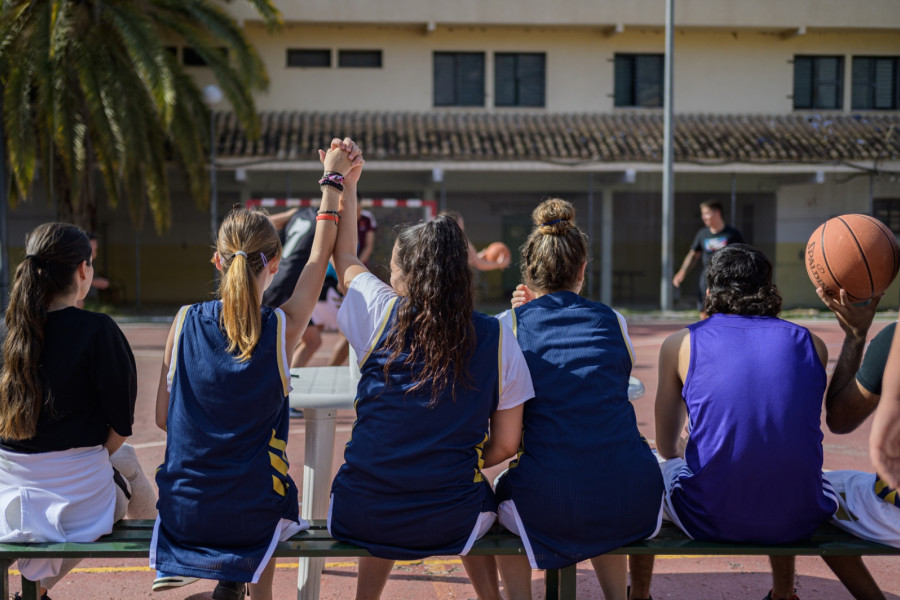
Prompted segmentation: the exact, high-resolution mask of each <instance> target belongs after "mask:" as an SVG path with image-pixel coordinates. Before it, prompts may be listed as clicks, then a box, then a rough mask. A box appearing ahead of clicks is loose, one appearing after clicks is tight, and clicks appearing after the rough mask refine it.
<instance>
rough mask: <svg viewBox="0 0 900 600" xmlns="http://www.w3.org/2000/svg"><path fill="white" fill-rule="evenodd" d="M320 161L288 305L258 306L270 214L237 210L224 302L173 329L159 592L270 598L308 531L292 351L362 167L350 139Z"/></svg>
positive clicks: (218, 262)
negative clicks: (191, 589)
mask: <svg viewBox="0 0 900 600" xmlns="http://www.w3.org/2000/svg"><path fill="white" fill-rule="evenodd" d="M322 158H323V162H324V164H325V171H326V172H325V174H324V176H323V178H322V179H321V180H320V182H319V183H320V185H321V188H322V202H321V204H320V206H319V211H318V212H319V215H318V217H317V219H316V229H315V237H314V240H313V246H312V251H311V253H310V256H309V261H308V262H307V264H306V267H305V268H304V269H303V272H302V273H301V274H300V277H299V279H298V280H297V283H296V286H295V287H294V291H293V294H292V295H291V296H290V297H289V298H288V299H287V300H286V301H285V302H284V304H282V305H281V306H280V307H279V308H270V307H268V306H264V305H263V304H262V297H263V292H264V291H265V289H266V287H268V286H269V284H270V283H272V280H273V278H274V276H275V273H276V272H277V271H278V265H279V260H280V258H281V242H280V241H279V238H278V234H277V233H276V231H275V228H274V227H273V226H272V223H271V221H270V220H269V218H268V216H267V215H266V214H265V213H263V212H254V211H249V210H245V209H236V210H234V211H232V212H231V213H230V214H229V215H228V216H227V217H225V220H224V222H223V223H222V225H221V227H220V228H219V233H218V237H217V240H216V251H215V254H214V256H213V263H214V264H215V266H216V269H218V270H219V271H220V272H221V278H220V280H219V290H218V296H219V298H218V299H216V300H212V301H209V302H202V303H200V304H194V305H192V306H185V307H182V309H181V310H180V311H179V312H178V316H177V317H176V318H175V322H174V323H173V324H172V329H171V331H170V332H169V338H168V341H167V342H166V352H165V355H164V359H163V368H162V372H161V373H160V382H159V392H158V394H157V400H156V423H157V425H158V426H159V427H160V428H162V429H163V430H165V431H166V432H167V440H166V455H165V463H164V464H163V465H161V466H160V468H159V470H158V471H157V475H156V482H157V484H158V486H159V497H160V503H159V506H160V514H159V519H158V521H157V527H156V528H155V529H154V532H153V541H152V545H151V552H150V566H151V567H154V568H156V569H157V578H156V580H155V581H154V583H153V591H161V590H166V589H171V588H175V587H180V586H183V585H185V584H187V583H191V582H193V581H196V580H197V579H198V578H202V579H214V580H218V581H219V583H218V585H217V586H216V588H215V590H214V591H213V596H212V597H213V598H214V599H216V600H232V599H238V600H239V599H240V598H243V597H244V592H245V583H247V582H249V583H250V584H251V585H250V591H251V596H252V597H253V599H254V600H271V598H272V581H273V577H274V574H275V562H274V559H272V558H271V557H272V552H273V550H274V549H275V543H276V542H277V541H278V540H280V539H286V538H288V537H290V536H291V535H293V534H294V533H296V532H298V531H300V530H301V529H305V528H306V527H308V524H307V523H306V522H305V521H303V520H302V519H300V516H299V514H298V513H299V511H298V498H297V487H296V486H295V485H294V482H293V481H292V480H291V477H290V476H289V475H288V459H287V454H286V445H287V435H288V425H289V418H288V409H289V404H288V393H289V392H290V389H291V387H290V371H289V368H290V367H289V361H290V356H291V355H290V352H289V349H293V348H294V347H295V346H296V345H297V342H298V341H299V340H300V336H301V335H302V334H303V330H304V329H305V328H306V325H307V323H309V319H310V315H311V314H312V311H313V308H314V307H315V304H316V301H317V300H318V298H319V291H320V290H321V289H322V282H323V281H324V279H325V269H326V267H327V265H328V259H329V257H330V256H331V252H332V249H333V248H334V241H335V238H336V237H337V229H338V227H337V225H338V223H339V222H340V221H341V220H342V219H341V217H342V216H343V215H350V216H349V217H348V218H347V221H348V222H350V223H351V224H352V225H355V223H356V218H355V215H356V213H355V210H356V209H355V207H354V208H351V209H349V210H340V208H341V206H340V205H341V202H340V201H341V194H340V192H341V191H342V190H344V187H343V186H344V185H347V186H348V188H349V186H350V183H349V181H350V180H351V179H353V177H354V174H353V172H354V171H357V172H358V168H359V165H361V164H362V162H363V159H362V155H361V152H360V150H359V147H358V146H356V144H354V143H353V141H352V140H350V139H349V138H346V139H344V140H343V141H341V140H334V143H333V146H332V148H331V149H330V150H329V151H328V153H327V155H326V154H324V153H323V155H322ZM354 166H355V167H356V168H354ZM349 192H350V190H349V189H347V190H346V191H345V194H346V193H349ZM352 193H354V194H355V189H353V190H352Z"/></svg>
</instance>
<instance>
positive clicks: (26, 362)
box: [0, 223, 91, 440]
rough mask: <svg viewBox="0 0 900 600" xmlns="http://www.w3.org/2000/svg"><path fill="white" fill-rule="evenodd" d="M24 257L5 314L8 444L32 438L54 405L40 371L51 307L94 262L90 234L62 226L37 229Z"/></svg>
mask: <svg viewBox="0 0 900 600" xmlns="http://www.w3.org/2000/svg"><path fill="white" fill-rule="evenodd" d="M25 252H26V257H25V260H24V261H22V263H21V264H19V267H18V268H17V269H16V276H15V282H14V283H13V288H12V292H11V293H10V298H9V307H8V308H7V309H6V328H7V334H6V339H4V340H3V366H2V368H0V438H3V439H7V440H27V439H29V438H32V437H34V435H35V433H36V432H37V422H38V417H40V414H41V409H42V408H43V407H44V405H46V407H47V408H49V406H50V402H51V400H52V398H51V394H50V390H49V389H48V388H47V387H46V386H45V385H44V384H43V382H42V381H41V374H40V368H39V363H40V358H41V353H42V352H43V349H44V324H45V323H46V322H47V305H48V304H49V303H50V302H51V301H52V300H53V299H54V297H56V296H58V295H59V294H62V293H65V292H67V291H69V290H70V289H71V287H72V285H74V281H73V278H74V274H75V270H76V269H77V268H78V265H80V264H81V263H82V262H87V263H88V264H90V261H91V245H90V242H89V241H88V237H87V234H85V233H84V231H82V230H81V229H79V228H78V227H75V226H74V225H67V224H64V223H46V224H44V225H40V226H39V227H37V228H36V229H35V230H34V231H32V232H31V233H30V234H29V235H28V239H27V240H26V243H25Z"/></svg>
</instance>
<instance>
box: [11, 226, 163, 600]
mask: <svg viewBox="0 0 900 600" xmlns="http://www.w3.org/2000/svg"><path fill="white" fill-rule="evenodd" d="M25 250H26V254H27V256H26V257H25V260H24V261H23V262H22V263H21V264H20V265H19V267H18V269H17V270H16V277H15V283H14V284H13V288H12V293H11V294H10V304H9V308H8V309H7V311H6V323H5V324H6V332H5V335H4V339H3V365H2V369H0V461H2V462H3V465H4V468H3V469H0V515H3V516H2V517H0V541H3V542H13V541H24V540H29V541H34V540H40V541H93V540H95V539H96V538H98V537H99V536H101V535H104V534H105V533H108V532H109V531H110V530H111V529H112V524H113V522H114V521H115V520H118V519H121V518H122V517H123V516H124V515H125V512H126V510H127V509H129V508H130V510H129V514H130V515H131V516H134V517H138V518H152V517H153V516H155V512H156V511H155V507H154V505H155V500H156V499H155V495H154V493H153V488H152V486H151V485H150V483H149V481H147V479H146V477H144V475H143V473H142V472H141V470H140V465H139V464H138V462H137V457H136V456H135V453H134V449H133V448H132V447H131V446H127V445H125V446H123V443H124V441H125V438H126V437H128V436H129V435H131V425H132V422H133V420H134V404H135V399H136V397H137V373H136V369H135V363H134V357H133V355H132V353H131V349H130V348H129V346H128V342H127V341H126V339H125V336H124V335H123V334H122V332H121V330H120V329H119V328H118V326H117V325H116V324H115V322H114V321H113V320H112V319H111V318H110V317H108V316H107V315H102V314H97V313H91V312H87V311H83V310H80V309H78V308H76V307H75V305H76V303H77V302H78V301H79V300H81V299H83V298H84V296H85V294H86V293H87V292H88V290H89V289H90V285H91V279H92V277H93V273H94V270H93V266H92V264H91V246H90V243H89V241H88V237H87V235H86V234H85V233H84V231H82V230H81V229H79V228H78V227H75V226H74V225H66V224H62V223H47V224H44V225H40V226H39V227H37V228H36V229H35V230H34V231H32V232H31V233H30V234H29V236H28V238H27V241H26V246H25ZM114 467H115V469H117V470H115V469H114ZM117 484H118V485H117ZM129 498H131V499H132V500H133V503H132V504H131V506H130V507H129ZM136 509H137V510H136ZM75 564H77V560H65V561H61V560H58V559H37V560H20V561H19V570H20V571H21V572H22V573H23V575H24V576H26V577H27V578H28V579H31V580H32V581H37V580H40V582H41V588H42V589H41V592H42V594H43V597H46V593H47V590H48V589H49V588H51V587H52V586H53V585H54V584H55V583H56V582H57V581H58V580H59V579H60V578H61V577H62V576H63V575H64V574H65V573H67V572H68V571H69V570H71V569H72V567H74V566H75Z"/></svg>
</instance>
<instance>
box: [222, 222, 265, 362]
mask: <svg viewBox="0 0 900 600" xmlns="http://www.w3.org/2000/svg"><path fill="white" fill-rule="evenodd" d="M216 250H217V252H218V253H219V260H220V261H221V262H222V278H221V280H220V282H219V298H220V299H221V300H222V313H221V316H220V318H219V326H220V327H221V328H222V331H224V333H225V337H226V338H228V352H230V353H231V354H234V355H235V357H236V359H237V360H238V361H239V362H244V361H247V360H250V358H251V357H252V355H253V350H255V349H256V345H257V344H258V343H259V337H260V335H261V334H262V316H261V314H260V308H261V306H260V292H259V285H258V283H257V277H258V276H259V273H260V271H262V269H263V268H264V267H266V266H267V265H268V264H269V261H271V260H275V259H276V258H278V257H279V256H281V241H280V240H279V239H278V233H277V232H276V231H275V228H274V227H273V226H272V223H271V222H270V221H269V219H268V217H267V216H266V215H265V214H264V213H261V212H255V211H249V210H246V209H236V210H234V211H232V212H231V213H229V215H228V216H227V217H226V218H225V221H223V222H222V227H221V228H219V237H218V241H217V244H216Z"/></svg>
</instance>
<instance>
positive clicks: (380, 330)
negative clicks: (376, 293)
mask: <svg viewBox="0 0 900 600" xmlns="http://www.w3.org/2000/svg"><path fill="white" fill-rule="evenodd" d="M397 298H399V296H397V297H395V298H393V299H392V300H391V301H390V302H388V305H387V310H386V311H384V319H382V320H381V326H380V327H379V328H378V333H376V334H375V341H373V342H372V347H371V348H369V350H368V352H366V355H365V356H363V359H362V360H361V361H359V366H360V367H362V366H363V365H364V364H366V361H367V360H369V357H370V356H372V353H373V352H375V348H376V346H378V342H379V341H380V340H381V336H382V335H383V334H384V328H385V327H387V323H388V319H390V318H391V313H392V312H394V305H395V304H396V303H397Z"/></svg>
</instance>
